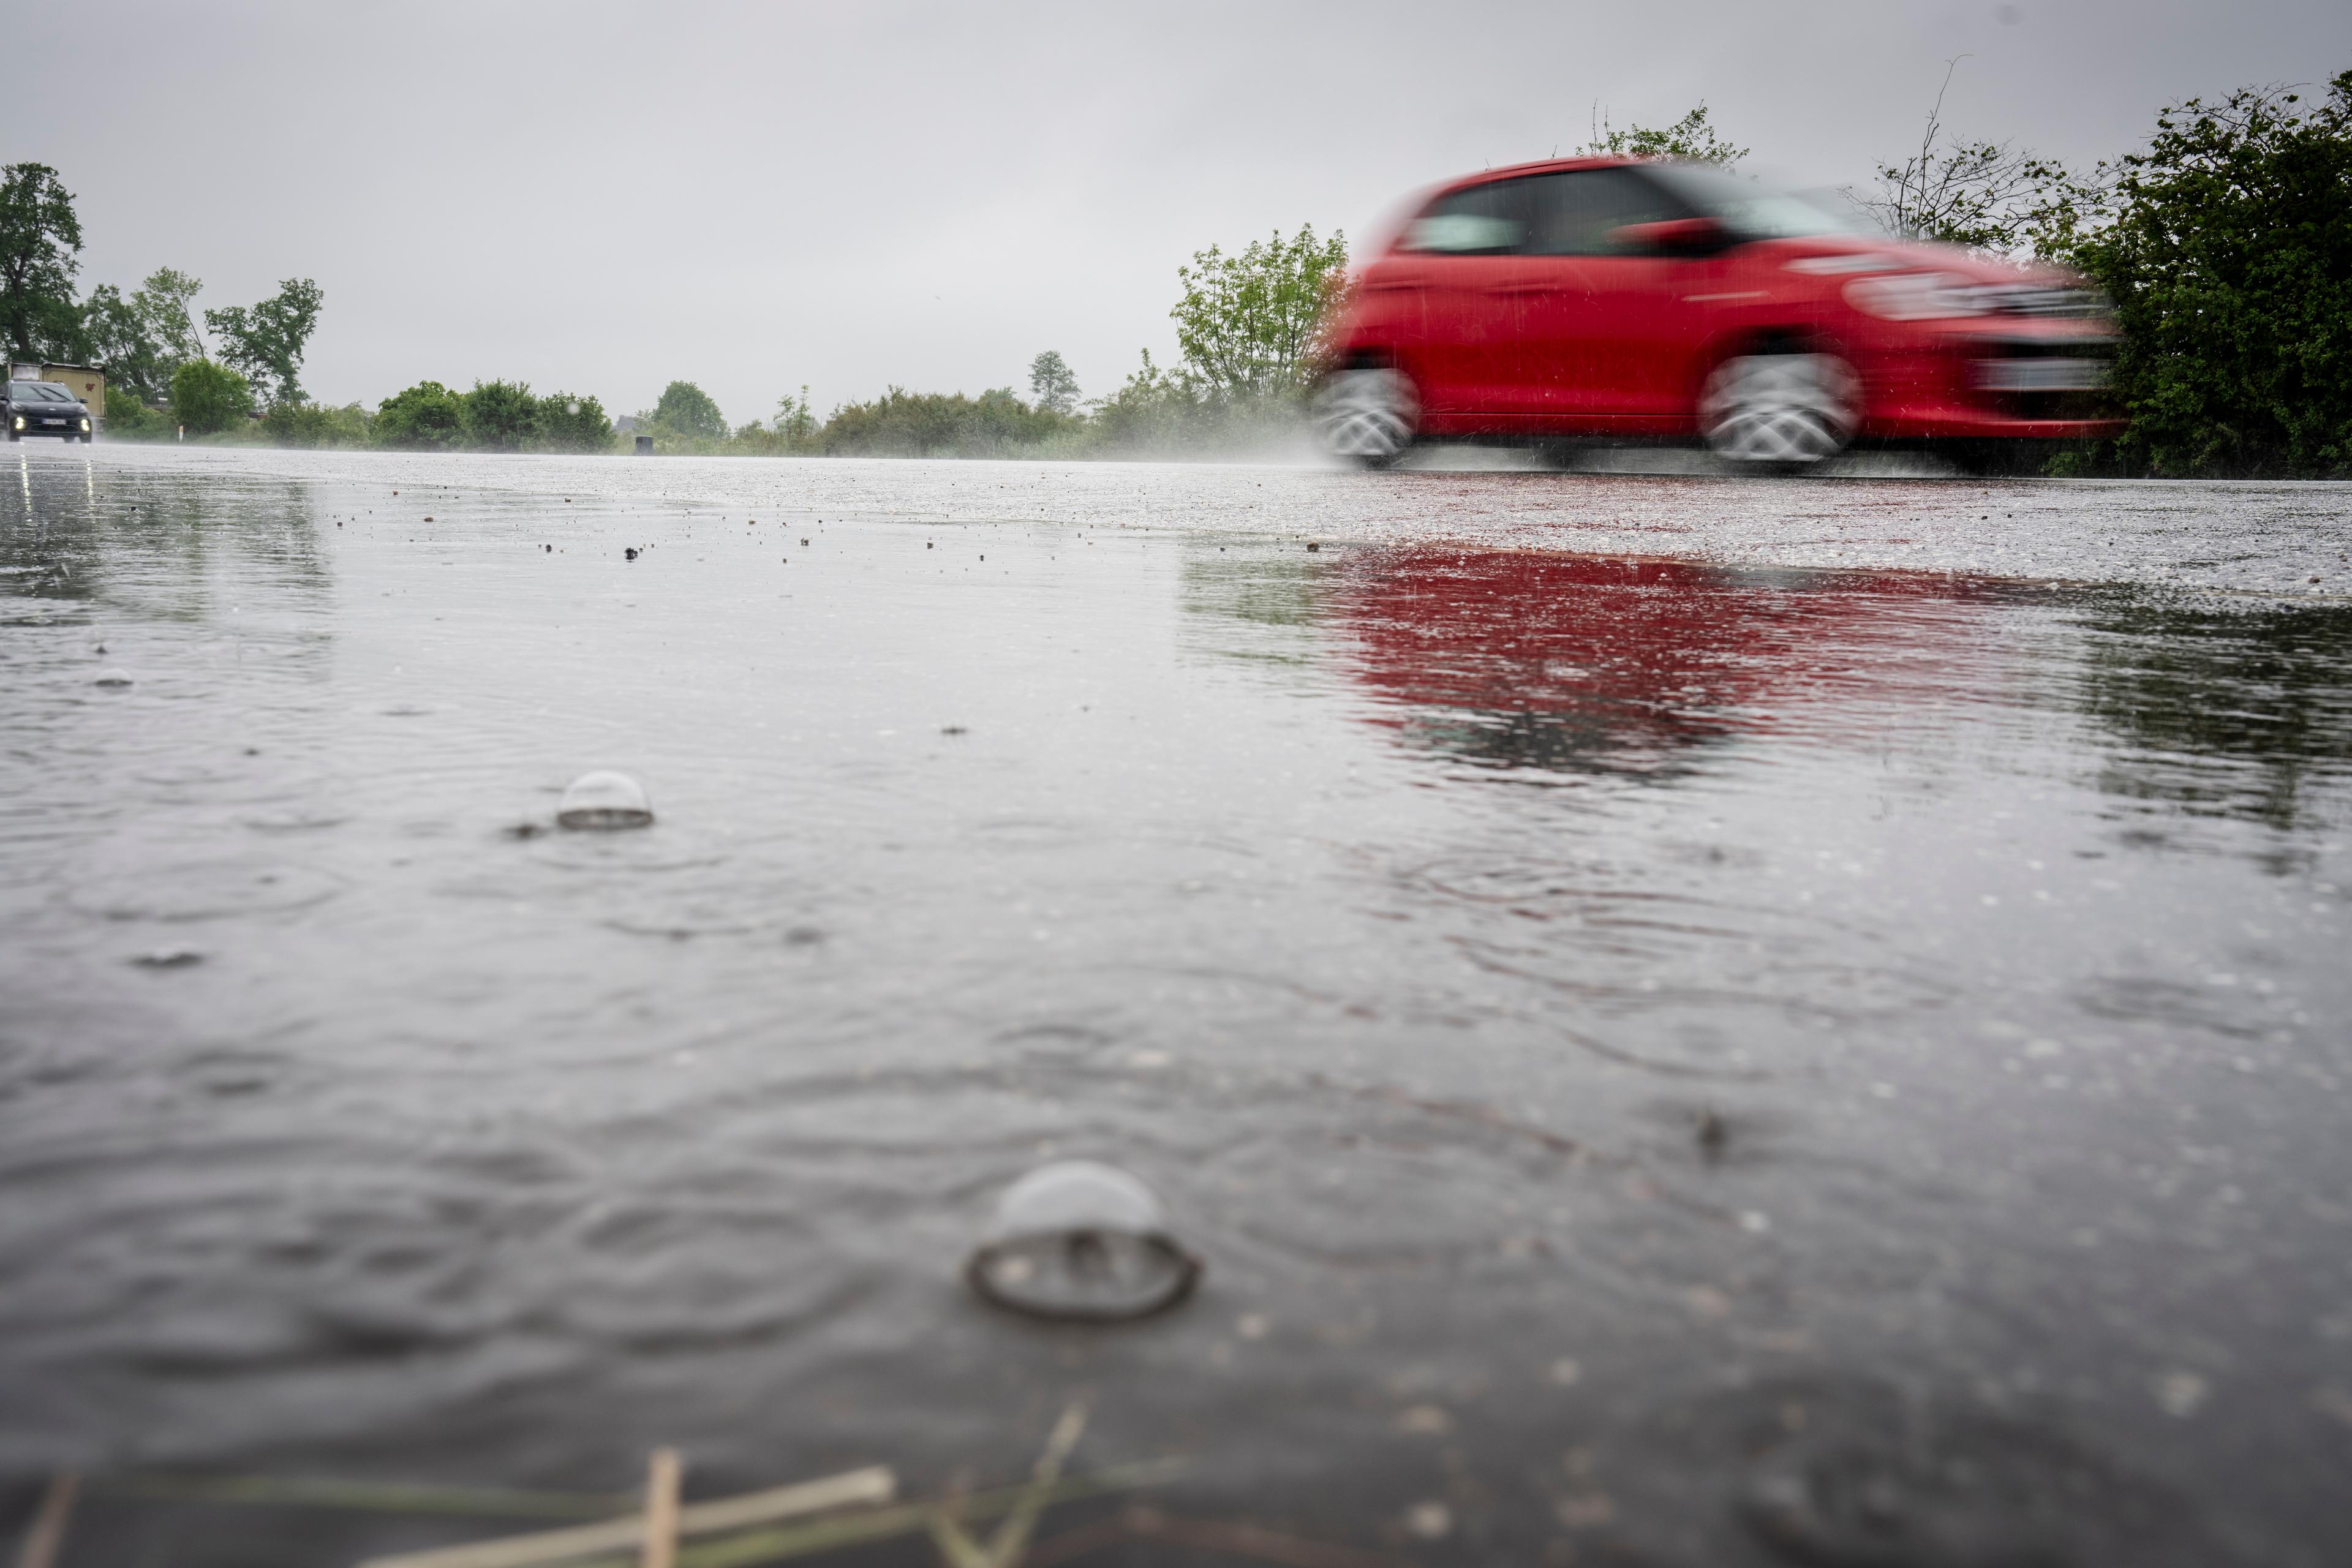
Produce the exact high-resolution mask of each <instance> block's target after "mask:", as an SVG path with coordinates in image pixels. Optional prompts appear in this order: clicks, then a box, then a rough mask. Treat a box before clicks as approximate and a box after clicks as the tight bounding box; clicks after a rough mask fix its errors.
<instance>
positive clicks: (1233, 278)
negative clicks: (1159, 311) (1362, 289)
mask: <svg viewBox="0 0 2352 1568" xmlns="http://www.w3.org/2000/svg"><path fill="white" fill-rule="evenodd" d="M1347 266H1348V239H1347V237H1346V236H1345V235H1343V234H1338V233H1335V234H1333V235H1332V236H1331V237H1330V238H1329V239H1328V240H1323V239H1318V238H1317V237H1316V236H1315V230H1314V228H1313V227H1312V226H1308V225H1304V224H1302V225H1300V226H1299V230H1298V233H1297V235H1296V236H1295V237H1292V238H1289V239H1285V238H1283V237H1282V233H1281V231H1280V230H1279V229H1277V230H1276V231H1275V233H1274V235H1273V237H1271V238H1269V239H1263V240H1253V241H1251V242H1250V244H1249V246H1248V247H1247V248H1245V249H1244V250H1243V251H1242V252H1241V254H1240V255H1238V256H1227V255H1225V254H1224V253H1223V251H1221V250H1219V249H1218V248H1217V247H1215V246H1211V247H1209V248H1208V249H1206V250H1202V251H1197V252H1195V253H1194V254H1193V257H1192V265H1191V266H1189V267H1180V268H1177V269H1176V277H1177V279H1178V280H1179V281H1181V283H1182V284H1183V285H1184V295H1183V298H1182V299H1181V300H1177V302H1176V306H1175V309H1173V310H1170V311H1169V312H1168V313H1169V315H1171V317H1173V318H1174V319H1175V321H1176V342H1177V343H1178V345H1179V346H1180V347H1181V348H1182V350H1183V351H1184V368H1185V370H1186V372H1187V373H1189V374H1192V376H1194V377H1197V378H1198V379H1199V381H1200V382H1201V383H1202V385H1203V386H1204V387H1206V388H1207V389H1208V391H1209V392H1210V394H1211V395H1213V396H1217V397H1221V398H1224V399H1228V400H1255V399H1262V398H1271V397H1282V396H1288V395H1295V394H1297V393H1298V392H1300V391H1302V390H1303V389H1304V388H1305V387H1306V385H1307V383H1308V381H1310V380H1311V379H1312V377H1313V374H1314V363H1313V362H1314V352H1313V351H1314V347H1315V341H1316V337H1317V334H1318V331H1320V329H1321V327H1322V324H1323V319H1324V316H1325V314H1326V313H1327V312H1328V310H1329V309H1330V306H1331V303H1332V301H1333V300H1334V299H1336V298H1337V296H1338V293H1339V288H1340V287H1341V285H1342V283H1343V282H1344V280H1345V278H1346V269H1347Z"/></svg>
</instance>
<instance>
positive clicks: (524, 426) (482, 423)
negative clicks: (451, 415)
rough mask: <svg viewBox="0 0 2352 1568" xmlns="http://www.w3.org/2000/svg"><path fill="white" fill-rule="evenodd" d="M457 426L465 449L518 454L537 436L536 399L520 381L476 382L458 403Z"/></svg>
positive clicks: (537, 404) (526, 385) (537, 402)
mask: <svg viewBox="0 0 2352 1568" xmlns="http://www.w3.org/2000/svg"><path fill="white" fill-rule="evenodd" d="M458 427H459V429H460V430H461V432H462V433H463V435H464V437H465V442H466V445H467V446H468V447H476V448H478V449H479V450H482V451H487V452H520V451H521V450H522V449H523V448H524V447H527V446H530V445H531V444H532V443H533V442H534V440H535V439H536V438H537V437H538V435H539V399H537V398H536V397H533V396H532V395H530V385H529V384H527V383H524V382H520V381H478V382H476V383H474V390H473V391H471V392H469V393H467V394H466V395H465V396H464V397H463V398H462V399H461V400H460V411H459V416H458Z"/></svg>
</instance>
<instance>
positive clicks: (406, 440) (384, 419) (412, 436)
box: [375, 381, 466, 451]
mask: <svg viewBox="0 0 2352 1568" xmlns="http://www.w3.org/2000/svg"><path fill="white" fill-rule="evenodd" d="M465 426H466V401H465V398H464V396H463V395H460V394H458V393H455V392H452V391H450V390H449V389H448V388H447V387H446V386H444V385H442V384H440V383H439V382H437V381H420V382H418V383H417V384H415V386H412V387H410V388H409V389H408V390H407V391H405V392H402V393H397V394H395V395H393V396H391V397H387V398H385V399H384V400H383V404H382V405H379V406H378V407H377V409H376V411H375V442H376V445H377V446H379V447H411V448H415V449H418V450H423V451H447V450H448V449H449V448H451V447H455V446H457V444H458V442H459V441H460V440H461V439H463V437H464V436H465Z"/></svg>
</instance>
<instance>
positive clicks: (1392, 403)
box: [1314, 365, 1421, 468]
mask: <svg viewBox="0 0 2352 1568" xmlns="http://www.w3.org/2000/svg"><path fill="white" fill-rule="evenodd" d="M1314 417H1315V433H1316V435H1317V437H1318V438H1319V439H1320V440H1321V441H1322V443H1323V449H1324V450H1325V451H1327V452H1328V453H1330V454H1331V455H1332V456H1333V457H1335V458H1343V459H1345V460H1346V461H1349V462H1351V463H1360V464H1361V465H1362V466H1363V467H1365V468H1390V467H1391V466H1393V465H1394V464H1395V462H1396V460H1397V459H1398V458H1402V457H1403V456H1404V454H1405V452H1406V451H1407V450H1408V449H1409V448H1410V447H1412V440H1413V435H1414V432H1415V431H1416V430H1417V429H1418V428H1419V426H1420V423H1421V400H1420V399H1419V398H1417V397H1415V396H1414V395H1413V391H1412V383H1411V382H1410V381H1407V380H1406V379H1405V378H1404V377H1403V376H1402V374H1398V373H1397V372H1396V371H1393V370H1391V369H1389V368H1387V367H1386V366H1381V365H1365V366H1360V367H1359V368H1357V369H1354V370H1343V371H1337V372H1334V373H1333V374H1331V375H1329V376H1327V377H1325V378H1324V381H1323V384H1322V385H1321V386H1319V387H1318V388H1317V389H1316V392H1315V402H1314Z"/></svg>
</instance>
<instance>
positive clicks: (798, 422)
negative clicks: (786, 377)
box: [772, 383, 818, 447]
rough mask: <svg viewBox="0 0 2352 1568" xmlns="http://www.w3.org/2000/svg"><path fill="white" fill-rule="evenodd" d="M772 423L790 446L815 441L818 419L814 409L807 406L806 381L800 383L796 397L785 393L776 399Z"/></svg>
mask: <svg viewBox="0 0 2352 1568" xmlns="http://www.w3.org/2000/svg"><path fill="white" fill-rule="evenodd" d="M772 424H773V426H774V429H775V432H776V434H777V435H779V436H782V437H783V438H784V440H785V442H786V443H787V444H789V445H791V446H793V447H809V446H811V445H813V444H814V442H815V440H816V435H817V429H818V420H817V416H816V411H815V410H814V408H812V407H810V406H809V389H808V386H807V384H806V383H803V384H802V386H801V395H799V396H798V397H793V396H792V395H790V394H787V395H784V396H782V397H779V398H778V399H776V417H775V419H774V420H773V421H772Z"/></svg>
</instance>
